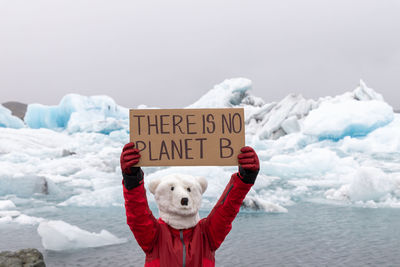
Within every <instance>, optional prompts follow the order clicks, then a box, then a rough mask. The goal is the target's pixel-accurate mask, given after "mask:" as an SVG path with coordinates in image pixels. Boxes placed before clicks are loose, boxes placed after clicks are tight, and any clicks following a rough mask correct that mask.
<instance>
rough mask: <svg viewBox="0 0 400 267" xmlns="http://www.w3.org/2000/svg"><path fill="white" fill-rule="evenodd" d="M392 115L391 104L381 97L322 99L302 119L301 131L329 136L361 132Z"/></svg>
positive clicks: (381, 123) (384, 121)
mask: <svg viewBox="0 0 400 267" xmlns="http://www.w3.org/2000/svg"><path fill="white" fill-rule="evenodd" d="M393 118H394V113H393V108H392V107H391V106H389V105H388V104H386V103H385V102H382V101H377V100H371V101H355V100H349V101H344V102H339V103H323V104H321V106H320V107H319V108H317V109H314V110H312V111H311V112H310V114H309V115H308V116H307V118H306V119H305V121H304V133H305V134H308V135H313V136H317V137H318V138H319V139H333V140H339V139H342V138H343V137H345V136H351V137H357V136H365V135H367V134H369V133H370V132H372V131H373V130H375V129H377V128H379V127H382V126H385V125H387V124H389V123H390V122H391V121H392V120H393Z"/></svg>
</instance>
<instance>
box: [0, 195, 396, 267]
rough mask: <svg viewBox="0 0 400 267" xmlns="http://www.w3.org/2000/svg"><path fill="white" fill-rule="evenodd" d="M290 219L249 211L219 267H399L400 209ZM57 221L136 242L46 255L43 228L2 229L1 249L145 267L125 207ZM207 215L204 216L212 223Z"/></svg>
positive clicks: (297, 213) (320, 207)
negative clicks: (31, 249)
mask: <svg viewBox="0 0 400 267" xmlns="http://www.w3.org/2000/svg"><path fill="white" fill-rule="evenodd" d="M288 210H289V212H288V213H279V214H271V213H261V212H249V211H241V212H240V213H239V215H238V216H237V218H236V220H235V221H234V224H233V229H232V231H231V233H230V234H229V235H228V237H227V238H226V240H225V241H224V243H223V244H222V246H221V247H220V248H219V250H217V252H216V265H217V266H260V267H261V266H399V265H400V253H399V247H400V210H399V209H385V208H380V209H371V208H358V207H349V206H334V205H324V204H319V203H310V202H303V203H299V204H296V205H294V206H291V207H288ZM59 214H63V215H56V216H54V218H53V219H64V220H66V218H68V220H66V221H68V222H69V223H72V224H74V225H78V226H79V227H81V228H83V229H87V230H90V231H96V232H98V231H99V230H101V229H102V228H105V229H108V230H109V231H110V232H112V233H114V234H115V235H117V236H118V237H127V238H128V242H127V243H124V244H120V245H113V246H107V247H100V248H87V249H80V250H71V251H62V252H54V251H45V250H44V248H43V247H42V245H41V243H40V237H39V236H38V234H37V232H36V228H37V226H22V225H17V224H2V225H0V234H1V235H0V236H1V242H0V250H16V249H20V248H26V247H36V248H38V249H39V250H41V251H42V252H43V253H44V257H45V261H46V264H47V266H143V265H144V253H143V252H142V251H141V249H140V248H139V246H138V245H137V244H136V241H135V240H134V238H133V235H132V234H131V233H130V230H129V228H128V226H127V225H126V224H125V214H124V210H123V208H121V207H114V208H110V209H87V210H82V209H81V208H67V207H66V208H64V210H62V212H60V213H59ZM206 215H207V213H206V212H202V213H201V216H206Z"/></svg>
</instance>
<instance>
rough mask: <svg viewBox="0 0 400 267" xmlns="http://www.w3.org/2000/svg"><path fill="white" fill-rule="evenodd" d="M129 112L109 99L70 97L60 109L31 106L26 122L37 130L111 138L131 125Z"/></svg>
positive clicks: (26, 115) (58, 106)
mask: <svg viewBox="0 0 400 267" xmlns="http://www.w3.org/2000/svg"><path fill="white" fill-rule="evenodd" d="M127 119H128V110H127V109H126V108H124V107H121V106H118V105H117V104H116V103H115V101H114V100H113V99H112V98H110V97H108V96H90V97H87V96H81V95H77V94H68V95H66V96H64V97H63V98H62V99H61V101H60V103H59V104H58V105H57V106H45V105H42V104H30V105H28V108H27V111H26V114H25V118H24V121H25V123H26V124H27V125H28V126H29V127H31V128H34V129H38V128H48V129H54V130H57V129H67V130H68V131H69V132H80V131H86V132H100V133H104V134H108V133H110V132H112V131H114V130H121V129H123V128H124V127H125V126H126V125H127V122H126V121H127Z"/></svg>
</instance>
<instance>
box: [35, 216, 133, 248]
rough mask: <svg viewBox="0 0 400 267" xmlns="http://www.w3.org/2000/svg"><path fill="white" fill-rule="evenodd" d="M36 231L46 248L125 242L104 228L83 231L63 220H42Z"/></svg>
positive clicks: (83, 246)
mask: <svg viewBox="0 0 400 267" xmlns="http://www.w3.org/2000/svg"><path fill="white" fill-rule="evenodd" d="M37 232H38V234H39V235H40V237H41V239H42V245H43V247H44V248H45V249H47V250H55V251H61V250H70V249H79V248H89V247H91V248H94V247H102V246H108V245H115V244H121V243H125V242H127V239H125V238H118V237H116V236H114V235H113V234H111V233H110V232H108V231H106V230H104V229H103V230H101V231H100V233H92V232H88V231H85V230H83V229H81V228H79V227H77V226H75V225H71V224H68V223H66V222H64V221H60V220H57V221H43V222H41V223H40V224H39V227H38V228H37Z"/></svg>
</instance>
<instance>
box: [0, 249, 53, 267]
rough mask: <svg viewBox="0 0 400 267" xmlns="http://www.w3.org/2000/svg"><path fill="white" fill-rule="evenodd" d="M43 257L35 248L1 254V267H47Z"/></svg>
mask: <svg viewBox="0 0 400 267" xmlns="http://www.w3.org/2000/svg"><path fill="white" fill-rule="evenodd" d="M45 266H46V264H45V263H44V260H43V255H42V253H40V251H39V250H37V249H34V248H28V249H21V250H18V251H16V252H11V251H4V252H0V267H45Z"/></svg>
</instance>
